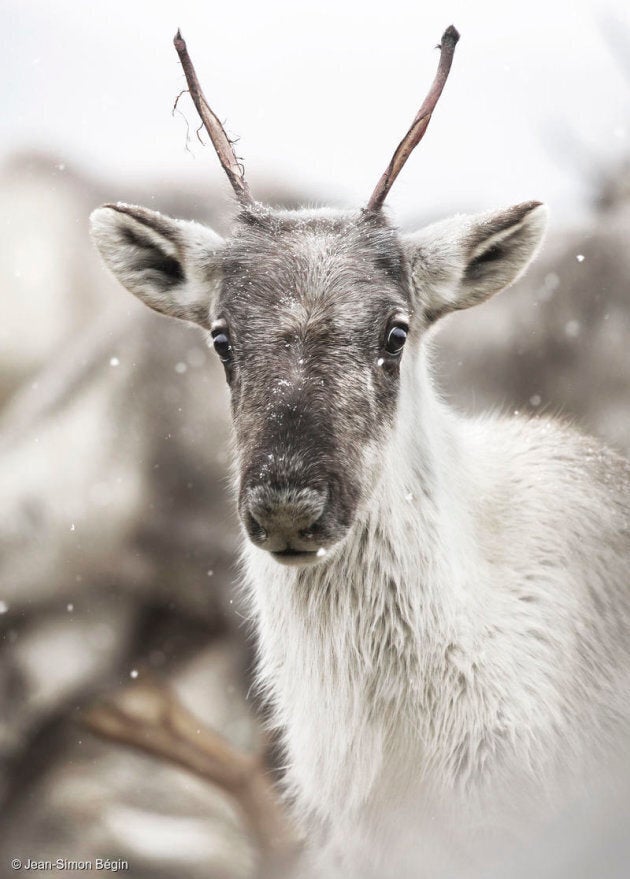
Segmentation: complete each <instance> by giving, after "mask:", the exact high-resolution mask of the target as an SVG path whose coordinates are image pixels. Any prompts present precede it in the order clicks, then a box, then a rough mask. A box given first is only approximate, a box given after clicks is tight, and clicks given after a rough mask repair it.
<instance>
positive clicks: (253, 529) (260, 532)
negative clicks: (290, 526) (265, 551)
mask: <svg viewBox="0 0 630 879" xmlns="http://www.w3.org/2000/svg"><path fill="white" fill-rule="evenodd" d="M247 530H248V531H249V533H250V535H251V536H252V537H253V538H254V540H260V541H263V540H266V539H267V537H268V534H267V531H266V529H265V528H263V526H262V525H261V524H260V522H259V521H258V520H257V519H256V517H255V516H253V515H252V513H251V512H248V513H247Z"/></svg>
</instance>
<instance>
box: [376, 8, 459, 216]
mask: <svg viewBox="0 0 630 879" xmlns="http://www.w3.org/2000/svg"><path fill="white" fill-rule="evenodd" d="M458 40H459V33H458V32H457V30H456V29H455V28H454V27H453V25H451V26H450V27H447V29H446V30H445V31H444V33H443V34H442V42H441V43H440V45H439V47H438V48H439V49H440V63H439V64H438V69H437V73H436V74H435V79H434V80H433V84H432V85H431V88H430V90H429V93H428V95H427V96H426V98H425V99H424V103H423V104H422V106H421V107H420V109H419V110H418V113H417V114H416V118H415V119H414V120H413V122H412V123H411V128H410V129H409V131H408V132H407V134H406V135H405V136H404V137H403V139H402V140H401V141H400V143H399V144H398V147H397V148H396V152H395V153H394V155H393V156H392V160H391V162H390V163H389V165H388V166H387V169H386V170H385V173H384V174H383V176H382V177H381V179H380V180H379V181H378V183H377V185H376V189H375V190H374V192H373V193H372V197H371V198H370V200H369V202H368V205H367V210H368V211H373V212H375V211H378V210H380V208H381V207H382V206H383V202H384V201H385V199H386V198H387V194H388V193H389V190H390V189H391V188H392V186H393V184H394V180H395V179H396V178H397V177H398V174H399V173H400V171H401V169H402V167H403V165H404V164H405V162H406V161H407V159H408V158H409V156H410V155H411V153H412V151H413V150H414V149H415V147H417V146H418V144H419V143H420V141H421V140H422V138H423V137H424V133H425V131H426V130H427V127H428V125H429V122H430V121H431V116H432V114H433V111H434V110H435V107H436V104H437V102H438V101H439V100H440V95H441V94H442V89H443V88H444V85H445V84H446V80H447V79H448V74H449V71H450V69H451V64H452V63H453V56H454V54H455V46H456V45H457V41H458Z"/></svg>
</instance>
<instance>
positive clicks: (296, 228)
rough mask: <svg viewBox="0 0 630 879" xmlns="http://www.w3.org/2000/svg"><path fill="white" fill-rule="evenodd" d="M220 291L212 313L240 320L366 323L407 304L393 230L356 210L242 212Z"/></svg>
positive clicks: (401, 261) (399, 251)
mask: <svg viewBox="0 0 630 879" xmlns="http://www.w3.org/2000/svg"><path fill="white" fill-rule="evenodd" d="M222 286H223V290H222V295H221V297H220V301H219V304H218V305H219V310H223V311H227V312H229V314H231V315H233V316H236V317H238V319H239V320H248V319H249V320H255V321H257V320H264V318H265V316H269V317H271V316H273V318H274V319H276V320H277V318H278V314H281V315H283V320H284V321H285V322H286V321H289V322H296V321H297V322H299V321H300V320H301V319H310V318H312V317H313V316H314V314H315V313H317V314H319V315H320V316H321V317H322V318H324V317H326V316H328V317H330V318H334V317H337V316H342V315H344V314H345V315H348V316H349V315H352V316H353V317H354V318H355V319H361V317H362V316H363V317H365V318H367V319H369V317H370V316H371V314H372V313H373V312H382V310H383V309H387V308H389V309H396V308H400V309H402V308H404V307H405V306H406V304H407V292H406V291H407V283H406V265H405V261H404V256H403V252H402V248H401V245H400V240H399V237H398V233H397V232H396V230H395V229H392V228H390V227H388V226H387V225H386V223H385V222H384V221H383V220H382V219H380V218H373V217H370V216H369V215H365V214H363V213H355V212H353V213H349V212H341V211H339V212H336V211H331V210H325V211H296V212H291V211H277V212H264V213H263V212H261V213H248V214H245V215H243V216H242V217H241V218H240V219H239V222H238V225H237V228H236V231H235V234H234V236H233V238H232V239H231V240H230V243H229V244H228V246H227V248H226V252H225V254H224V258H223V285H222Z"/></svg>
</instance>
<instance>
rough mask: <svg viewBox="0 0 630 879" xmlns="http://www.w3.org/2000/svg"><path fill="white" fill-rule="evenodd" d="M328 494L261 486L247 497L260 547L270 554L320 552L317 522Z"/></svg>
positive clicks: (248, 515) (254, 537) (249, 526)
mask: <svg viewBox="0 0 630 879" xmlns="http://www.w3.org/2000/svg"><path fill="white" fill-rule="evenodd" d="M325 506H326V495H325V494H324V493H323V492H321V491H318V490H316V489H313V488H271V487H267V486H258V487H256V488H254V489H251V490H250V491H249V492H248V495H247V503H246V516H245V520H246V526H247V530H248V532H249V536H250V537H251V539H252V540H253V541H254V543H256V544H257V545H258V546H261V547H263V548H264V549H267V550H269V551H270V552H287V551H289V552H290V551H294V552H313V551H315V550H317V548H318V546H319V544H318V543H317V538H318V534H317V532H318V528H317V526H316V523H317V520H318V519H319V518H320V517H321V515H322V513H323V511H324V507H325Z"/></svg>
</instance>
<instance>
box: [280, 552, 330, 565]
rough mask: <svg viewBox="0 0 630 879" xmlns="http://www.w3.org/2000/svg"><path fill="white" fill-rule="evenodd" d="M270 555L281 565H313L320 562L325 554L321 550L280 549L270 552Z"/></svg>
mask: <svg viewBox="0 0 630 879" xmlns="http://www.w3.org/2000/svg"><path fill="white" fill-rule="evenodd" d="M270 555H271V556H272V557H273V558H274V559H275V560H276V561H277V562H279V563H280V564H281V565H290V566H299V565H313V564H316V563H317V562H320V561H321V560H322V558H323V557H324V556H325V555H326V551H325V550H324V551H322V550H304V549H282V550H279V551H277V552H270Z"/></svg>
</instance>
